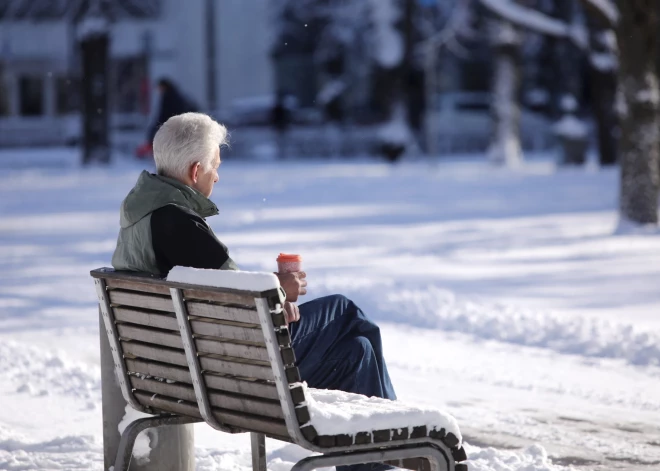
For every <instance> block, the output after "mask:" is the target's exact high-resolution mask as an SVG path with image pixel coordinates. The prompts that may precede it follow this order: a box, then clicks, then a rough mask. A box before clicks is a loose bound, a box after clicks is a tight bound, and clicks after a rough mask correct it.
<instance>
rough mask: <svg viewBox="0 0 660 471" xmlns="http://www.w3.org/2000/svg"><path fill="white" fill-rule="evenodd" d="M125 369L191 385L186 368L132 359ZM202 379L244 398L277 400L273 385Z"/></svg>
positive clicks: (212, 377) (212, 376)
mask: <svg viewBox="0 0 660 471" xmlns="http://www.w3.org/2000/svg"><path fill="white" fill-rule="evenodd" d="M126 367H127V368H128V371H130V372H132V373H139V374H143V375H149V376H156V377H158V378H165V379H171V380H174V381H179V382H183V383H189V384H192V377H191V376H190V372H189V371H188V368H187V367H186V368H181V367H177V366H174V365H166V364H160V363H154V362H150V361H144V360H140V359H132V358H127V359H126ZM203 377H204V381H205V382H206V385H207V386H208V387H209V388H212V389H218V390H221V391H227V392H233V393H237V394H243V395H245V396H255V397H260V398H263V399H272V400H279V396H278V395H277V388H276V387H275V383H264V382H261V381H250V380H245V379H239V378H231V377H227V376H219V375H216V374H211V373H204V374H203Z"/></svg>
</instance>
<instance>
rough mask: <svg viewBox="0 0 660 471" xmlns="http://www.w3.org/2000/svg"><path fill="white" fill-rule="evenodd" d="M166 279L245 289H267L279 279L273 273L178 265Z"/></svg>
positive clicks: (272, 286)
mask: <svg viewBox="0 0 660 471" xmlns="http://www.w3.org/2000/svg"><path fill="white" fill-rule="evenodd" d="M167 281H174V282H177V283H188V284H191V285H203V286H213V287H215V288H229V289H240V290H247V291H268V290H270V289H277V288H279V286H280V280H278V279H277V277H276V276H275V275H274V274H273V273H266V272H251V271H234V270H207V269H200V268H191V267H178V266H177V267H174V268H172V270H171V271H170V273H169V275H167Z"/></svg>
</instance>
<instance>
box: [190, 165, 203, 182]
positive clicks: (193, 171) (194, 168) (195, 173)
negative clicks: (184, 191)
mask: <svg viewBox="0 0 660 471" xmlns="http://www.w3.org/2000/svg"><path fill="white" fill-rule="evenodd" d="M201 166H202V165H201V164H200V163H199V162H195V163H194V164H192V165H191V166H190V175H189V176H190V180H192V182H193V183H197V179H198V178H199V168H200V167H201Z"/></svg>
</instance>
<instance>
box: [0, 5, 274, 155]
mask: <svg viewBox="0 0 660 471" xmlns="http://www.w3.org/2000/svg"><path fill="white" fill-rule="evenodd" d="M5 3H6V4H7V7H5V8H6V9H5V11H0V13H1V14H2V19H1V23H0V80H1V82H0V84H1V86H0V146H14V145H57V144H65V143H74V142H75V141H76V140H77V139H78V138H79V136H80V119H79V111H80V107H81V93H80V90H81V87H80V85H81V67H80V60H79V57H78V56H79V51H78V48H77V25H76V18H75V12H76V9H77V8H78V7H80V5H79V4H82V3H83V2H77V1H74V0H45V1H10V2H5ZM113 3H115V5H114V8H113V10H112V11H113V16H114V17H113V18H112V21H111V23H110V28H109V36H110V38H109V39H110V60H109V68H108V75H109V76H108V80H109V93H110V106H111V110H110V111H111V112H110V116H111V127H112V129H113V130H117V129H119V130H121V129H124V130H130V129H140V130H142V128H143V127H144V126H145V125H146V123H147V122H148V120H149V117H150V115H151V114H152V113H153V111H154V108H155V107H157V100H158V96H157V93H156V91H155V88H156V87H155V82H156V80H157V79H158V78H161V77H168V78H170V79H171V80H172V81H173V82H174V83H176V84H177V85H178V87H179V88H180V89H181V91H182V92H183V93H184V94H185V95H186V96H188V97H189V98H190V99H191V100H192V101H194V102H195V103H198V104H200V106H201V108H202V109H204V110H209V111H213V112H215V113H217V114H219V115H220V116H227V115H228V114H229V110H230V108H231V105H232V103H233V102H234V101H236V100H239V102H240V100H241V99H251V100H255V99H256V100H258V98H259V97H268V96H270V95H271V94H272V91H273V68H272V64H271V61H270V53H269V50H270V44H271V38H270V36H271V30H272V28H270V26H269V24H270V23H269V21H268V11H267V10H268V9H267V2H262V1H241V0H223V1H214V0H211V1H209V0H186V1H185V2H182V1H181V0H124V1H121V0H117V1H113ZM220 72H221V73H220Z"/></svg>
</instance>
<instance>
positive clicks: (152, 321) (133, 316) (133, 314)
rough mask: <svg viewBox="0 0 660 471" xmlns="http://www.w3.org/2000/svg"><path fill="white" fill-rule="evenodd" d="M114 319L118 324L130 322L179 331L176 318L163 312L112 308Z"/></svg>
mask: <svg viewBox="0 0 660 471" xmlns="http://www.w3.org/2000/svg"><path fill="white" fill-rule="evenodd" d="M114 312H115V319H116V320H117V321H119V322H130V323H132V324H140V325H145V326H148V327H157V328H159V329H167V330H176V331H177V332H178V330H179V324H178V323H177V321H176V316H175V315H174V314H170V313H164V312H149V311H142V310H139V309H129V308H125V307H116V308H114Z"/></svg>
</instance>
